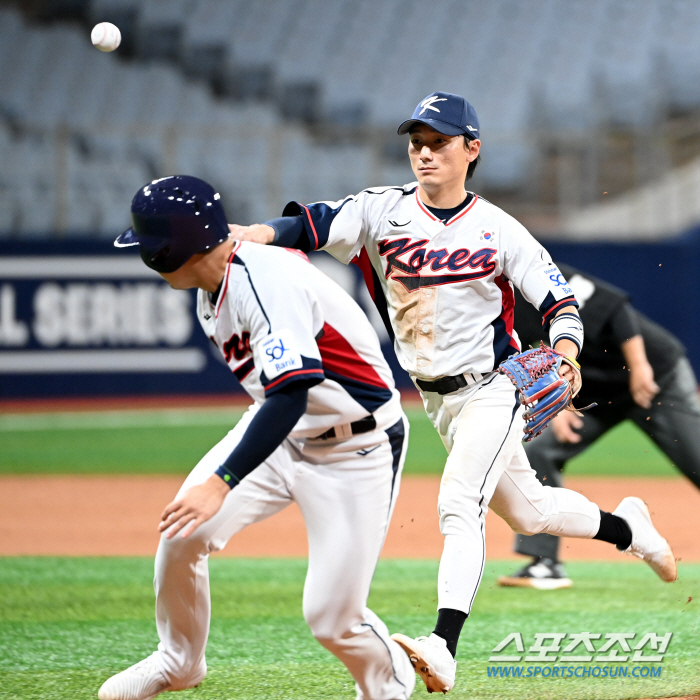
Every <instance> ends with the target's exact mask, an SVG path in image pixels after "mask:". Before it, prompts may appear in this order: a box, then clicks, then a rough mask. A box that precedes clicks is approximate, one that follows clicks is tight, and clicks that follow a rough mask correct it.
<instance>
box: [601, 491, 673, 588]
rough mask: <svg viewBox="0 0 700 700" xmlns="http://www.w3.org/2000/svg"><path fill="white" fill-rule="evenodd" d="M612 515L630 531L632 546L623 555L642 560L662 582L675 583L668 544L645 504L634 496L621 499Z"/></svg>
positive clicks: (671, 553)
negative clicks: (655, 525) (652, 520)
mask: <svg viewBox="0 0 700 700" xmlns="http://www.w3.org/2000/svg"><path fill="white" fill-rule="evenodd" d="M613 515H617V516H618V517H619V518H622V519H623V520H624V521H625V522H626V523H627V524H628V525H629V526H630V530H631V531H632V544H631V545H630V546H629V547H628V548H627V549H626V550H625V553H626V554H633V555H634V556H635V557H639V558H640V559H643V560H644V561H645V562H646V563H647V564H649V566H650V567H651V568H652V569H653V570H654V571H655V572H656V574H657V575H658V577H659V578H660V579H662V580H663V581H668V582H671V581H675V580H676V578H677V577H678V573H677V571H676V560H675V558H674V557H673V552H672V551H671V547H670V546H669V544H668V542H666V540H665V539H664V538H663V537H661V535H660V534H659V533H658V532H657V531H656V528H655V527H654V525H653V524H652V522H651V516H650V515H649V509H648V508H647V506H646V503H644V501H643V500H642V499H641V498H635V497H634V496H629V497H627V498H623V499H622V501H621V502H620V505H619V506H618V507H617V508H616V509H615V511H614V512H613Z"/></svg>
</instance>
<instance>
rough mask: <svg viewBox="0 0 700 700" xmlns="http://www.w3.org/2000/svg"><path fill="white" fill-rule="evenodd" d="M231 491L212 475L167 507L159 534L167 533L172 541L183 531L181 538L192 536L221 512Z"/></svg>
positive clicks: (222, 481)
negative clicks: (203, 524)
mask: <svg viewBox="0 0 700 700" xmlns="http://www.w3.org/2000/svg"><path fill="white" fill-rule="evenodd" d="M229 493H231V489H230V488H229V486H228V485H227V484H226V482H225V481H224V480H223V479H222V478H221V477H219V476H217V475H216V474H212V475H211V476H210V477H209V478H208V479H207V480H206V481H205V482H204V483H203V484H198V485H197V486H193V487H192V488H190V489H188V490H187V491H185V493H184V495H183V496H182V497H181V498H179V499H177V500H175V501H173V502H172V503H169V504H168V505H167V506H165V510H164V511H163V513H162V515H161V516H160V524H159V525H158V531H159V532H165V536H166V537H167V538H168V539H170V538H172V537H174V536H175V535H176V534H177V533H178V532H180V530H182V534H181V535H180V536H181V537H187V536H188V535H191V534H192V533H193V532H194V531H195V530H196V529H197V528H198V527H199V526H200V525H201V524H202V523H205V522H206V521H207V520H209V518H211V517H213V516H214V515H216V514H217V513H218V512H219V509H220V508H221V505H222V504H223V502H224V499H225V498H226V496H227V495H228V494H229Z"/></svg>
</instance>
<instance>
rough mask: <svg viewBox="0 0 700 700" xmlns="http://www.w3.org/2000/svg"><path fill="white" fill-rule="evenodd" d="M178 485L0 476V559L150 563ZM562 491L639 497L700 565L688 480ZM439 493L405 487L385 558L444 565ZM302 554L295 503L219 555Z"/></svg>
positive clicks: (698, 504)
mask: <svg viewBox="0 0 700 700" xmlns="http://www.w3.org/2000/svg"><path fill="white" fill-rule="evenodd" d="M181 482H182V479H181V478H180V477H161V476H143V477H133V476H113V477H104V476H49V477H46V476H42V477H13V476H5V477H0V555H152V554H154V552H155V550H156V546H157V543H158V534H157V532H156V524H157V522H158V517H159V515H160V512H161V511H162V509H163V507H164V506H165V504H166V503H168V502H169V501H170V500H171V499H172V497H173V496H174V495H175V493H176V491H177V489H178V488H179V486H180V484H181ZM567 485H568V486H569V487H570V488H574V489H576V490H577V491H580V492H581V493H583V494H585V495H586V496H588V497H589V498H591V499H592V500H594V501H596V502H597V503H598V504H599V505H600V506H601V507H602V508H604V509H606V510H613V509H614V508H615V506H616V505H617V504H618V503H619V501H620V500H621V499H622V498H623V497H624V496H626V495H636V496H640V497H641V498H643V499H644V500H645V501H647V503H649V505H650V510H651V511H652V515H653V517H654V520H655V523H656V524H657V526H658V528H659V530H660V531H661V532H662V533H663V534H664V535H665V536H666V537H667V538H668V540H669V541H670V542H671V545H672V546H673V549H674V552H675V554H676V557H677V558H678V559H679V560H683V561H700V542H699V541H698V538H697V533H698V532H700V492H698V491H697V490H696V489H694V488H693V487H692V486H691V485H690V484H689V483H688V482H687V481H686V480H684V479H681V478H669V479H662V478H647V479H629V478H593V477H578V478H574V477H572V478H570V479H568V481H567ZM438 488H439V479H438V478H436V477H406V478H404V480H403V483H402V486H401V494H400V496H399V499H398V502H397V506H396V512H395V514H394V518H393V521H392V524H391V528H390V530H389V534H388V537H387V542H386V545H385V547H384V551H383V555H382V556H384V557H407V558H434V559H436V558H438V557H439V556H440V553H441V551H442V537H441V535H440V532H439V530H438V523H437V512H436V503H437V493H438ZM486 532H487V536H486V541H487V552H488V556H489V557H490V558H492V559H504V558H509V557H512V556H513V553H512V533H511V531H510V529H509V528H508V526H507V525H506V524H505V523H504V522H503V521H502V520H501V519H500V518H498V517H497V516H495V515H493V514H492V513H489V515H488V517H487V527H486ZM306 553H307V544H306V533H305V530H304V523H303V520H302V517H301V514H300V512H299V510H298V508H297V507H296V505H294V504H292V505H291V506H290V507H289V508H287V509H286V510H284V511H283V512H282V513H279V514H278V515H276V516H274V517H273V518H270V519H269V520H266V521H264V522H262V523H257V524H256V525H253V526H251V527H249V528H247V529H246V530H244V531H243V532H241V533H240V534H238V535H236V537H234V538H233V539H232V540H231V542H230V543H229V545H228V546H227V547H226V549H225V551H224V552H223V556H252V557H267V556H305V555H306ZM562 558H563V559H565V560H574V559H579V560H581V559H587V560H596V559H617V560H618V561H619V560H620V555H619V553H617V552H616V551H615V549H614V548H613V547H610V546H608V545H606V544H604V543H601V542H597V541H591V540H573V539H566V540H565V542H564V546H563V551H562ZM630 561H631V560H630Z"/></svg>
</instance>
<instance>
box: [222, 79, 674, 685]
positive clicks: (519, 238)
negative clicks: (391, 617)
mask: <svg viewBox="0 0 700 700" xmlns="http://www.w3.org/2000/svg"><path fill="white" fill-rule="evenodd" d="M399 134H409V135H410V138H409V143H408V155H409V158H410V161H411V167H412V168H413V172H414V174H415V176H416V180H417V182H413V183H410V184H408V185H403V186H400V187H376V188H370V189H367V190H364V191H363V192H361V193H360V194H358V195H353V196H349V197H346V198H345V199H343V200H341V201H337V202H317V203H315V204H309V205H303V204H300V203H297V202H291V203H290V204H288V205H287V207H286V208H285V210H284V212H283V216H282V218H279V219H274V220H272V221H269V222H267V223H266V224H258V225H255V226H251V227H238V226H233V227H232V230H233V233H234V235H235V236H236V237H238V238H242V239H245V240H255V241H258V242H261V243H274V244H277V245H284V246H289V247H297V248H300V249H302V250H316V249H323V250H327V251H328V252H329V253H331V254H332V255H333V256H335V257H336V258H337V259H338V260H340V261H341V262H345V263H349V262H351V261H354V262H357V264H359V265H360V267H361V268H362V270H363V272H364V274H365V279H366V281H367V284H368V287H369V290H370V292H371V293H372V295H373V297H374V299H375V302H376V303H377V305H378V307H379V310H380V313H381V314H382V315H383V317H384V318H385V319H386V320H387V321H388V322H389V324H390V327H391V329H393V333H394V340H395V343H394V347H395V349H396V354H397V356H398V358H399V361H400V362H401V365H402V366H403V367H404V368H405V369H406V370H407V371H408V373H409V374H410V375H411V377H412V379H413V381H414V382H415V384H416V386H417V387H418V389H419V390H420V392H421V394H422V396H423V402H424V404H425V409H426V411H427V413H428V416H429V417H430V419H431V421H432V422H433V425H434V426H435V428H436V429H437V431H438V432H439V434H440V436H441V437H442V440H443V442H444V444H445V447H446V448H447V450H448V452H449V457H448V459H447V463H446V465H445V471H444V474H443V478H442V483H441V487H440V495H439V498H438V512H439V517H440V529H441V531H442V534H443V535H444V537H445V544H444V550H443V554H442V558H441V560H440V570H439V576H438V619H437V624H436V626H435V629H434V631H433V633H432V634H430V635H429V636H427V637H419V638H417V639H411V638H409V637H406V636H404V635H394V639H396V640H397V641H398V642H399V643H400V644H401V646H402V647H403V648H404V649H405V650H406V652H407V653H408V654H409V656H410V658H411V661H412V663H413V664H414V666H415V668H416V670H417V671H418V673H419V674H420V675H421V677H422V678H423V680H424V682H425V683H426V686H427V688H428V690H430V691H442V692H447V691H448V690H450V689H451V688H452V687H453V685H454V682H455V670H456V662H455V660H454V656H455V653H456V649H457V641H458V639H459V635H460V632H461V629H462V626H463V624H464V621H465V620H466V618H467V616H468V615H469V612H470V610H471V606H472V603H473V601H474V596H475V595H476V592H477V588H478V586H479V582H480V580H481V576H482V572H483V568H484V560H485V540H484V527H485V516H486V512H487V510H488V507H489V505H490V506H491V507H492V508H493V510H494V511H495V512H496V513H498V514H499V515H500V516H501V517H503V518H504V519H505V520H506V522H508V524H509V525H510V526H511V527H512V528H513V529H514V530H515V531H516V532H520V533H528V534H534V533H539V532H550V533H554V534H558V535H566V536H568V537H583V538H595V539H600V540H604V541H607V542H611V543H613V544H615V545H616V546H617V547H618V548H619V549H621V550H625V551H627V552H629V553H632V554H636V555H637V556H640V557H642V558H644V559H645V561H647V562H648V563H649V564H650V565H651V566H652V568H653V569H654V570H655V571H656V572H657V573H658V574H659V576H661V578H663V579H664V580H667V581H672V580H674V579H675V577H676V567H675V561H674V559H673V555H672V553H671V550H670V548H669V546H668V544H667V543H666V541H665V540H664V539H663V538H662V537H661V536H660V535H659V534H658V533H657V532H656V530H655V529H654V527H653V525H652V523H651V520H650V518H649V514H648V511H647V509H646V507H645V506H644V504H643V502H641V501H640V500H639V499H635V498H628V499H624V500H623V501H622V503H621V504H620V505H619V506H618V508H617V510H616V511H615V513H614V514H611V513H606V512H602V511H600V510H599V509H598V507H597V506H596V505H595V504H594V503H591V502H590V501H588V500H587V499H586V498H584V497H583V496H582V495H580V494H578V493H576V492H574V491H570V490H567V489H563V488H551V487H546V486H543V485H542V484H540V482H539V481H538V480H537V478H536V476H535V472H534V471H533V470H532V469H531V468H530V465H529V464H528V461H527V457H526V456H525V452H524V450H523V447H522V444H521V440H522V437H523V428H522V426H523V423H522V420H521V415H522V414H523V407H522V406H521V404H520V402H519V399H518V395H517V393H516V392H514V390H513V385H512V384H511V382H510V381H509V379H508V378H507V377H506V376H504V375H502V374H499V373H497V372H495V370H496V369H497V368H498V367H499V365H501V363H502V362H503V361H504V360H505V359H506V358H508V357H509V356H510V355H513V354H515V353H518V352H519V351H520V345H519V342H518V337H517V335H516V334H515V332H514V331H513V284H515V285H516V286H517V288H518V289H520V291H521V292H522V294H523V296H524V297H525V298H526V299H527V300H528V302H530V303H531V304H532V305H533V306H535V307H536V308H537V309H538V311H539V312H540V314H541V316H542V318H543V321H544V326H545V328H546V330H547V331H548V333H549V339H550V343H551V346H552V347H553V348H555V349H556V350H557V351H559V352H560V353H562V354H563V355H565V356H568V357H569V358H575V357H576V356H577V355H578V353H579V351H580V349H581V347H582V345H583V327H582V325H581V320H580V318H579V316H578V313H577V310H576V307H577V303H576V300H575V298H574V296H573V294H572V290H571V289H570V288H569V286H568V285H566V284H564V285H559V284H557V280H559V274H560V271H559V270H558V269H557V267H556V265H554V264H553V263H552V260H551V258H550V256H549V255H548V253H547V251H545V250H544V248H543V247H542V246H541V245H540V244H539V243H537V241H536V240H535V239H534V238H533V237H532V236H531V235H530V234H529V233H528V231H527V230H526V229H525V228H523V227H522V226H521V225H520V224H519V223H518V222H517V221H515V220H514V219H513V218H511V217H510V216H508V215H507V214H505V213H504V212H503V211H501V210H500V209H498V208H497V207H495V206H493V205H492V204H490V203H489V202H487V201H486V200H484V199H483V198H481V197H479V196H477V195H476V194H474V193H471V192H466V191H465V187H464V185H465V181H466V179H468V178H469V177H470V176H471V175H472V173H473V172H474V169H475V168H476V166H477V163H478V158H479V148H480V145H481V142H480V141H479V122H478V119H477V115H476V112H475V110H474V108H473V107H472V106H471V105H470V104H469V103H468V102H467V101H466V100H465V99H464V98H463V97H460V96H458V95H453V94H450V93H446V92H435V93H433V94H431V95H429V96H428V97H426V98H425V99H424V100H422V101H421V102H420V104H419V105H418V106H417V107H416V109H415V111H414V113H413V116H412V118H411V119H409V120H407V121H405V122H404V123H403V124H401V126H400V127H399ZM561 367H562V368H561V370H560V374H561V375H562V376H564V377H566V378H567V379H568V380H570V381H571V382H572V383H573V384H574V385H578V383H579V377H580V374H579V372H578V370H577V369H576V368H575V366H570V365H566V364H562V366H561Z"/></svg>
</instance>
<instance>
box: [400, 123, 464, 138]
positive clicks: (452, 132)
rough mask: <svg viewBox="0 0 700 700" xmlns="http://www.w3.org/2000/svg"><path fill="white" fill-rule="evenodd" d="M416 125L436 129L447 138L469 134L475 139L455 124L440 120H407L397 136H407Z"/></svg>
mask: <svg viewBox="0 0 700 700" xmlns="http://www.w3.org/2000/svg"><path fill="white" fill-rule="evenodd" d="M416 124H425V125H427V126H429V127H430V128H431V129H435V131H437V132H438V133H439V134H445V136H458V135H459V134H467V136H469V137H470V138H474V137H473V136H472V135H471V134H469V133H467V132H466V131H465V130H464V129H462V128H461V127H459V126H454V125H453V124H448V123H447V122H442V121H440V120H438V119H407V120H406V121H405V122H403V124H401V126H399V128H398V130H397V132H396V133H397V134H407V133H408V132H409V129H411V127H413V126H415V125H416Z"/></svg>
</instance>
